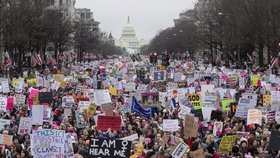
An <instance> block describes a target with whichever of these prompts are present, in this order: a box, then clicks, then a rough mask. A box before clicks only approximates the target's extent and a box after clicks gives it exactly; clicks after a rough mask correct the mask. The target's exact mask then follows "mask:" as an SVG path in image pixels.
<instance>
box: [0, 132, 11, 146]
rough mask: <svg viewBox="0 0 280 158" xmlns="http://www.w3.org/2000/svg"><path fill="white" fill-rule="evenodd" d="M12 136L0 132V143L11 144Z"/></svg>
mask: <svg viewBox="0 0 280 158" xmlns="http://www.w3.org/2000/svg"><path fill="white" fill-rule="evenodd" d="M12 143H13V136H11V135H7V134H0V144H4V145H12Z"/></svg>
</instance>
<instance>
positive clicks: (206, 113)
mask: <svg viewBox="0 0 280 158" xmlns="http://www.w3.org/2000/svg"><path fill="white" fill-rule="evenodd" d="M213 110H216V108H215V107H202V115H203V120H205V121H210V120H211V113H212V111H213Z"/></svg>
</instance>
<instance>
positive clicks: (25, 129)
mask: <svg viewBox="0 0 280 158" xmlns="http://www.w3.org/2000/svg"><path fill="white" fill-rule="evenodd" d="M31 127H32V124H31V118H30V117H20V122H19V127H18V134H19V135H24V134H26V133H27V134H30V131H31Z"/></svg>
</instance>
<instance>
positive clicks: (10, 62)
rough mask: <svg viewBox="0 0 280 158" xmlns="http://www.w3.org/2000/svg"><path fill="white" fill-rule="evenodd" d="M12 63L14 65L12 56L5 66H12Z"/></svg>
mask: <svg viewBox="0 0 280 158" xmlns="http://www.w3.org/2000/svg"><path fill="white" fill-rule="evenodd" d="M12 65H13V61H12V58H9V59H7V61H6V63H5V67H6V68H10V67H11V66H12Z"/></svg>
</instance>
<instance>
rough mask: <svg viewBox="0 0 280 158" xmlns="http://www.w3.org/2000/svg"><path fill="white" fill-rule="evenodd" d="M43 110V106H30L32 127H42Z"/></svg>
mask: <svg viewBox="0 0 280 158" xmlns="http://www.w3.org/2000/svg"><path fill="white" fill-rule="evenodd" d="M43 121H44V108H43V105H33V106H32V125H43Z"/></svg>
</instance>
